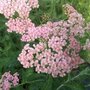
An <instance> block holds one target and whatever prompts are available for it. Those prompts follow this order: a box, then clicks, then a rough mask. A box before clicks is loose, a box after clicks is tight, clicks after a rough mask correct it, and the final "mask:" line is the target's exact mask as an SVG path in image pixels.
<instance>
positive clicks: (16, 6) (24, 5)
mask: <svg viewBox="0 0 90 90" xmlns="http://www.w3.org/2000/svg"><path fill="white" fill-rule="evenodd" d="M38 6H39V5H38V0H0V13H1V14H4V15H5V17H6V18H9V17H12V16H13V15H14V13H15V12H18V14H19V16H20V17H21V18H27V17H28V16H29V12H30V11H31V9H32V8H38Z"/></svg>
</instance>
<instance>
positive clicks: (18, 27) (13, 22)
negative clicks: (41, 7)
mask: <svg viewBox="0 0 90 90" xmlns="http://www.w3.org/2000/svg"><path fill="white" fill-rule="evenodd" d="M6 25H7V26H8V27H9V28H8V30H7V31H8V32H13V31H14V32H16V33H19V34H24V33H25V32H26V31H27V30H28V28H29V27H31V28H33V27H34V26H35V25H34V24H33V23H32V22H31V20H30V19H22V18H16V19H13V18H10V19H9V20H8V22H7V23H6Z"/></svg>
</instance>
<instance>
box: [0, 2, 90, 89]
mask: <svg viewBox="0 0 90 90" xmlns="http://www.w3.org/2000/svg"><path fill="white" fill-rule="evenodd" d="M39 3H40V8H39V9H34V10H32V11H31V13H30V18H31V19H32V21H33V22H34V23H35V24H36V25H40V24H42V23H46V22H47V21H58V20H62V19H67V17H66V15H65V14H64V11H63V9H62V8H63V7H62V5H64V4H66V3H69V4H72V5H73V6H74V7H75V8H76V9H77V10H78V11H79V12H80V13H81V14H83V16H84V18H85V19H86V21H87V22H89V21H90V0H39ZM16 14H17V13H16ZM14 18H16V16H14ZM6 21H7V19H6V18H5V17H4V16H3V15H0V76H1V75H2V74H3V73H4V72H6V71H11V72H12V73H14V72H18V73H19V74H20V76H19V77H20V84H19V85H18V86H16V87H12V88H11V90H90V78H89V77H90V51H81V53H80V55H81V57H82V58H83V59H84V60H85V61H86V64H85V65H81V67H79V68H78V69H77V70H74V71H73V72H71V73H70V74H69V75H67V76H65V77H63V78H61V77H57V78H52V76H51V75H47V74H37V73H36V72H35V71H34V69H33V68H29V69H23V67H22V65H21V64H20V63H19V62H18V60H17V57H18V54H19V53H20V52H21V50H22V48H23V46H24V44H25V43H22V42H21V41H20V36H19V35H17V34H15V33H12V34H10V33H8V32H7V31H6V29H7V27H6V26H5V22H6ZM87 37H90V34H86V36H85V37H84V38H78V40H79V41H80V42H81V44H85V40H86V38H87Z"/></svg>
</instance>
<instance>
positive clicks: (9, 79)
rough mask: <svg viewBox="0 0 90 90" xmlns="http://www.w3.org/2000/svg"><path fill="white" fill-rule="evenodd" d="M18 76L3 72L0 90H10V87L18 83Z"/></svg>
mask: <svg viewBox="0 0 90 90" xmlns="http://www.w3.org/2000/svg"><path fill="white" fill-rule="evenodd" d="M18 76H19V74H18V73H15V74H13V75H12V74H11V73H10V72H5V73H4V74H3V75H2V78H1V82H0V86H1V87H0V90H10V88H11V86H16V85H18V83H19V78H18Z"/></svg>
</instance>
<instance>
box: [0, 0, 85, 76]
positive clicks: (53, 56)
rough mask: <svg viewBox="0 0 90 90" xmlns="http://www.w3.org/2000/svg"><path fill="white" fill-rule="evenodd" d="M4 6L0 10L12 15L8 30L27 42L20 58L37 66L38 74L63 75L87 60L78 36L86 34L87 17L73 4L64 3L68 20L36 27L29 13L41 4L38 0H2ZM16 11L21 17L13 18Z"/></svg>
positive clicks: (24, 63) (23, 63)
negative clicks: (85, 18) (85, 21)
mask: <svg viewBox="0 0 90 90" xmlns="http://www.w3.org/2000/svg"><path fill="white" fill-rule="evenodd" d="M6 2H8V3H7V4H6ZM1 3H2V4H1ZM12 4H14V6H13V5H12ZM0 5H1V6H0V7H1V9H0V13H2V14H4V15H5V16H6V17H7V18H8V17H10V18H9V21H8V22H7V23H6V25H7V26H8V32H12V31H15V32H16V33H19V34H21V40H22V41H24V42H27V44H26V45H25V46H24V48H23V49H22V52H21V53H20V54H19V57H18V60H19V61H20V63H21V64H22V65H23V67H24V68H30V67H34V68H35V70H36V72H38V73H48V74H51V75H52V76H53V77H57V76H61V77H63V76H65V75H66V74H67V73H69V72H70V71H71V70H72V69H74V68H77V67H78V66H79V64H82V63H83V61H82V59H81V57H80V56H79V52H80V50H81V47H82V46H81V45H80V43H79V41H77V39H76V38H75V37H76V36H77V35H79V36H83V35H84V32H85V29H84V27H85V26H84V19H83V17H82V15H81V14H79V13H78V12H77V11H76V10H75V9H74V8H73V7H72V6H70V5H68V4H66V5H65V6H64V7H65V10H66V14H67V16H68V19H67V20H66V21H64V20H61V21H58V22H47V23H46V24H43V25H40V26H35V25H34V24H33V23H32V22H31V20H30V19H29V18H28V16H29V12H30V10H31V9H32V8H37V7H38V6H39V5H38V0H1V1H0ZM6 8H8V9H6ZM12 9H13V10H12ZM5 10H6V11H5ZM8 11H9V12H8ZM12 11H13V12H12ZM7 12H8V13H7ZM14 12H18V13H19V16H20V17H18V18H15V19H13V18H12V15H14ZM30 42H33V44H31V43H30Z"/></svg>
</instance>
